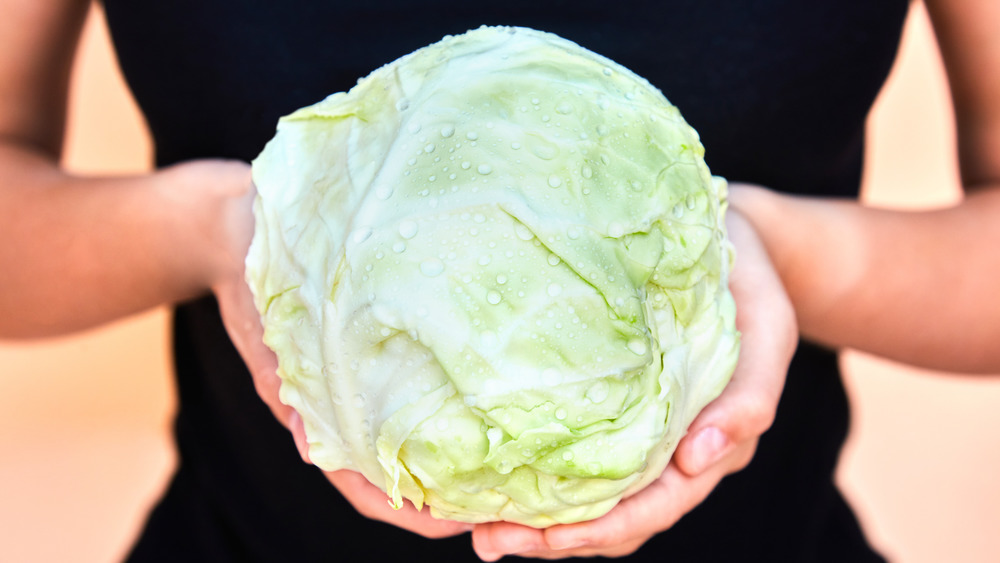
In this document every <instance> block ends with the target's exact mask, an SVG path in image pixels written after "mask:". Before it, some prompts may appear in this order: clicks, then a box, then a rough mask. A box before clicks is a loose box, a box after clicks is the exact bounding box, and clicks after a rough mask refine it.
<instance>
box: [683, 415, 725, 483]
mask: <svg viewBox="0 0 1000 563" xmlns="http://www.w3.org/2000/svg"><path fill="white" fill-rule="evenodd" d="M728 447H729V438H727V437H726V435H725V434H724V433H723V432H722V430H719V429H718V428H716V427H714V426H710V427H708V428H705V429H704V430H702V431H701V432H699V433H698V435H697V436H695V437H694V443H693V444H692V446H691V455H690V459H689V460H688V466H689V469H690V471H691V472H692V473H694V474H698V473H701V472H702V471H704V470H706V469H708V468H709V467H711V466H712V465H713V464H714V463H715V462H717V461H719V458H721V457H722V455H723V454H724V453H725V451H726V448H728Z"/></svg>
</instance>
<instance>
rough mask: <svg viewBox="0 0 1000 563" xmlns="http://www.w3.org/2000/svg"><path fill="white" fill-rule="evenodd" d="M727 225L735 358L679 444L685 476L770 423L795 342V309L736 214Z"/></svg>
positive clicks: (679, 462)
mask: <svg viewBox="0 0 1000 563" xmlns="http://www.w3.org/2000/svg"><path fill="white" fill-rule="evenodd" d="M729 228H730V232H731V234H732V236H733V240H734V241H735V242H736V244H737V245H738V246H737V252H738V253H739V256H738V258H737V261H736V266H735V268H734V269H733V272H732V277H731V284H730V289H731V291H732V293H733V298H734V299H735V301H736V304H737V328H738V329H739V330H740V332H741V334H742V343H741V346H740V359H739V362H738V363H737V366H736V370H735V372H734V373H733V377H732V380H731V381H730V383H729V385H728V386H727V387H726V389H725V390H724V391H723V393H722V395H720V396H719V397H718V398H717V399H716V400H715V401H713V402H712V403H711V404H709V405H708V406H707V407H706V408H705V409H704V410H703V411H702V412H701V413H700V414H699V415H698V417H697V418H696V419H695V421H694V422H693V423H692V424H691V426H690V427H689V429H688V434H687V436H686V437H685V438H684V439H683V440H681V442H680V444H679V445H678V448H677V451H676V452H675V454H674V460H675V462H676V463H677V466H678V467H679V468H680V469H681V470H682V471H684V472H685V473H687V474H688V475H696V474H698V473H700V472H702V471H705V470H706V469H707V468H708V467H710V466H711V465H712V464H714V463H716V462H717V461H718V460H720V459H722V457H723V456H725V455H726V454H727V452H729V451H730V450H731V449H732V448H734V447H736V446H737V445H738V444H740V443H742V442H743V441H746V440H751V439H756V438H757V437H758V436H760V435H761V434H763V433H764V432H765V431H766V430H767V429H768V428H769V427H770V426H771V423H772V422H773V420H774V414H775V411H776V410H777V405H778V401H779V399H780V397H781V391H782V389H783V387H784V382H785V373H786V372H787V370H788V365H789V363H790V361H791V357H792V354H793V353H794V350H795V346H796V343H797V340H798V330H797V327H796V324H795V316H794V310H793V309H792V306H791V303H790V302H789V300H788V298H787V296H786V294H785V291H784V288H783V286H782V285H781V281H780V279H779V278H778V275H777V273H776V272H775V271H774V269H773V268H772V267H771V263H770V261H769V258H768V257H767V254H766V252H765V250H764V248H763V245H762V244H761V243H760V241H759V239H758V238H757V237H756V234H755V233H754V232H753V230H752V229H751V228H750V226H749V224H748V223H746V222H745V221H744V220H743V219H742V218H741V217H740V216H739V215H738V214H735V213H734V214H732V215H731V218H730V223H729Z"/></svg>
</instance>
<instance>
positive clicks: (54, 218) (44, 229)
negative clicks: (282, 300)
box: [0, 0, 249, 337]
mask: <svg viewBox="0 0 1000 563" xmlns="http://www.w3.org/2000/svg"><path fill="white" fill-rule="evenodd" d="M88 7H89V1H86V0H58V1H47V2H37V1H35V0H4V1H3V2H2V11H3V13H4V18H3V19H2V20H0V22H2V23H0V287H2V288H3V291H2V292H0V337H35V336H46V335H52V334H59V333H64V332H69V331H73V330H78V329H82V328H86V327H90V326H94V325H97V324H100V323H102V322H106V321H109V320H113V319H117V318H120V317H123V316H125V315H128V314H131V313H134V312H137V311H141V310H143V309H146V308H149V307H152V306H155V305H159V304H162V303H169V302H175V301H178V300H182V299H185V298H189V297H192V296H195V295H197V294H199V293H202V292H205V291H207V290H208V289H209V288H210V287H211V285H213V283H215V280H218V279H220V278H222V277H223V276H225V275H228V274H230V273H231V272H235V271H240V268H241V264H240V262H239V258H240V257H241V255H242V251H243V248H241V245H243V244H244V242H245V241H244V240H242V239H243V238H245V236H246V234H245V232H241V230H242V231H245V230H246V228H245V227H244V226H242V222H246V220H247V217H248V215H249V213H248V209H249V193H248V192H249V189H248V188H249V172H248V168H247V166H246V165H245V164H242V163H236V162H226V161H202V162H196V163H189V164H184V165H180V166H175V167H172V168H170V169H167V170H165V171H163V172H159V173H156V174H151V175H144V176H135V177H128V178H81V177H76V176H73V175H70V174H67V173H65V172H64V171H62V170H60V168H59V164H58V163H59V157H60V151H61V147H62V142H63V128H64V122H65V117H66V115H65V113H66V109H65V108H66V99H67V89H68V82H69V72H70V68H71V65H72V62H73V56H74V53H75V50H76V45H77V40H78V37H79V32H80V28H81V26H82V23H83V20H84V18H85V16H86V13H87V9H88Z"/></svg>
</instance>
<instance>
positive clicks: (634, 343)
mask: <svg viewBox="0 0 1000 563" xmlns="http://www.w3.org/2000/svg"><path fill="white" fill-rule="evenodd" d="M628 349H629V351H630V352H632V353H633V354H635V355H636V356H643V355H645V354H646V351H647V350H648V348H647V347H646V340H645V339H643V338H632V339H630V340H629V341H628Z"/></svg>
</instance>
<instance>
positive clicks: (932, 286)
mask: <svg viewBox="0 0 1000 563" xmlns="http://www.w3.org/2000/svg"><path fill="white" fill-rule="evenodd" d="M927 5H928V9H929V12H930V13H931V15H932V18H933V20H934V24H935V29H936V31H937V33H938V38H939V41H940V43H941V45H942V52H943V54H944V58H945V61H946V64H947V67H948V73H949V80H950V82H951V86H952V92H953V98H954V100H955V107H956V118H957V124H958V139H959V143H958V149H959V152H960V155H961V156H960V161H961V168H962V175H963V181H964V183H965V186H966V189H967V192H968V197H966V198H965V199H964V200H963V201H962V202H961V203H960V204H958V205H956V206H955V207H953V208H949V209H944V210H939V211H931V212H921V213H902V212H892V211H884V210H875V209H868V208H865V207H862V206H861V205H859V204H857V203H849V202H832V201H824V200H822V199H815V198H809V199H806V198H794V197H790V196H785V195H779V194H776V193H773V192H771V191H768V190H767V189H766V188H762V187H755V186H733V187H732V189H731V200H732V203H733V205H734V208H733V209H732V210H731V213H730V215H729V218H728V224H729V229H730V235H731V238H732V240H733V241H734V244H735V245H736V247H737V251H738V254H739V260H738V263H737V265H736V268H735V270H734V272H733V276H732V290H733V293H734V296H735V298H736V300H737V306H738V308H739V312H740V313H739V319H738V328H739V329H740V330H741V331H742V332H743V349H742V355H741V359H740V364H739V366H738V367H737V371H736V373H735V374H734V376H733V381H732V383H731V384H730V386H729V387H728V388H727V389H726V391H725V392H724V393H723V395H722V396H720V397H719V398H718V399H717V400H716V401H715V402H713V403H712V404H711V405H709V407H708V408H706V409H705V410H704V411H703V412H702V414H701V415H700V416H699V417H698V419H697V420H696V421H695V422H694V424H693V425H692V427H691V429H690V432H689V434H688V436H687V437H686V438H685V439H684V440H683V441H682V442H681V443H680V445H679V446H678V450H677V453H676V455H675V458H674V460H673V461H672V462H671V465H670V466H668V468H667V470H666V471H665V472H664V473H663V475H662V476H661V477H660V478H659V479H658V480H657V481H656V482H654V484H653V485H651V486H650V487H648V488H647V489H644V490H643V491H641V492H639V493H638V494H636V495H634V496H633V497H630V498H629V499H626V500H625V501H624V502H622V503H621V504H620V505H619V506H618V507H616V508H615V509H614V510H612V511H611V512H610V513H609V514H607V515H606V516H604V517H602V518H600V519H598V520H595V521H592V522H586V523H580V524H573V525H564V526H554V527H551V528H548V529H545V530H536V529H531V528H526V527H523V526H517V525H513V524H509V523H491V524H483V525H477V526H469V525H466V524H461V523H456V522H448V521H441V520H434V519H432V518H431V517H430V516H429V515H428V514H427V512H426V511H423V512H418V511H417V510H415V509H414V508H413V507H412V506H409V505H408V506H406V507H405V508H403V509H402V510H399V511H393V510H391V509H390V508H389V506H388V504H387V503H386V497H385V495H384V493H382V492H381V491H379V490H378V489H376V488H375V487H373V486H371V485H369V484H368V483H367V482H366V481H364V479H363V478H361V477H360V476H359V475H357V474H355V473H352V472H348V471H339V472H332V473H329V474H328V477H329V479H330V481H331V483H333V485H334V486H336V487H337V488H338V489H339V490H340V491H341V492H342V493H343V494H344V495H345V497H346V498H348V500H350V502H351V503H352V504H353V505H354V506H355V507H356V508H357V510H358V511H359V512H360V513H361V514H362V515H364V516H366V517H368V518H374V519H378V520H384V521H387V522H391V523H393V524H395V525H398V526H400V527H402V528H405V529H408V530H411V531H413V532H415V533H418V534H421V535H424V536H428V537H444V536H449V535H454V534H459V533H465V532H468V531H470V530H471V532H472V534H471V536H472V543H473V546H474V548H475V550H476V552H477V553H478V554H479V556H480V557H481V558H482V559H484V560H487V561H492V560H496V559H499V558H501V557H503V556H504V555H508V554H513V553H518V554H521V555H526V556H534V557H539V558H547V559H554V558H562V557H568V556H573V555H608V556H621V555H625V554H628V553H631V552H633V551H634V550H636V549H638V547H640V546H641V545H642V544H643V543H644V542H645V541H647V540H648V539H649V538H650V537H652V536H653V535H654V534H656V533H658V532H660V531H662V530H665V529H667V528H669V527H670V526H671V525H673V523H674V522H676V521H677V520H678V519H679V518H680V517H682V516H683V515H684V514H685V513H687V512H688V511H689V510H691V509H692V508H693V507H694V506H696V505H697V504H698V503H699V502H700V501H701V500H703V499H704V498H705V496H706V495H707V494H708V493H709V492H710V491H711V490H712V489H713V488H714V487H715V485H716V484H717V483H718V482H719V480H721V479H722V478H723V477H724V476H726V475H728V474H730V473H732V472H734V471H738V470H739V469H741V468H743V467H745V465H746V464H747V463H748V462H749V460H750V459H751V458H752V455H753V452H754V450H755V448H756V443H757V439H758V437H759V436H760V435H761V434H762V433H763V432H764V431H765V430H766V429H767V428H768V427H769V425H770V423H771V420H772V419H773V416H774V412H775V409H776V406H777V401H778V397H779V395H780V392H781V389H782V386H783V383H784V375H785V371H786V369H787V366H788V362H789V359H790V356H791V354H792V351H793V349H794V346H795V342H796V339H797V336H798V334H799V333H798V331H799V329H801V333H802V335H804V336H805V337H807V338H810V339H812V340H815V341H817V342H820V343H823V344H826V345H829V346H833V347H840V346H852V347H855V348H858V349H861V350H865V351H869V352H873V353H876V354H881V355H885V356H888V357H891V358H896V359H900V360H903V361H906V362H909V363H913V364H917V365H922V366H928V367H938V368H946V369H949V370H966V371H1000V350H998V349H997V347H995V346H994V345H993V343H994V342H995V341H996V337H997V336H1000V300H997V299H995V298H994V287H995V283H991V280H994V279H996V277H997V274H998V273H1000V253H997V252H995V249H994V248H993V247H992V246H993V244H992V241H995V240H1000V232H997V231H1000V222H998V221H991V220H990V219H991V218H994V217H996V216H997V213H1000V190H998V189H997V188H998V186H1000V72H998V71H996V70H995V69H1000V35H997V34H996V33H995V29H996V28H997V24H998V23H1000V3H997V2H995V0H947V1H946V0H927ZM88 6H89V2H88V1H85V0H49V1H46V2H38V1H37V0H3V1H2V2H0V7H2V13H3V14H5V17H4V18H2V19H0V263H3V264H8V265H11V264H16V265H17V267H16V268H14V267H6V268H0V287H3V288H4V291H3V292H0V337H2V338H38V337H45V336H51V335H57V334H64V333H68V332H73V331H77V330H81V329H84V328H88V327H92V326H97V325H100V324H102V323H105V322H108V321H112V320H115V319H118V318H121V317H124V316H128V315H130V314H133V313H137V312H139V311H142V310H145V309H148V308H150V307H154V306H159V305H162V304H170V303H176V302H179V301H182V300H184V299H188V298H191V297H194V296H197V295H201V294H204V293H207V292H214V293H215V295H216V296H217V298H218V300H219V303H220V309H221V312H222V315H223V319H224V322H225V324H226V327H227V329H228V330H229V333H230V335H231V337H232V339H233V341H234V343H235V344H236V346H237V348H238V350H239V351H240V352H241V354H242V356H243V358H244V360H245V361H246V363H247V365H248V366H249V368H250V371H251V373H252V375H253V377H254V383H255V385H256V387H257V389H258V392H259V394H260V395H261V398H262V399H263V400H264V401H265V402H266V403H267V404H268V405H269V406H270V408H271V410H272V412H274V414H275V416H276V417H277V418H278V419H279V420H280V421H281V422H282V423H284V424H285V425H286V426H287V427H289V429H290V430H291V433H292V436H293V438H294V439H295V441H296V444H298V445H299V450H300V452H301V453H302V456H303V458H304V459H306V460H308V452H307V449H306V447H305V437H304V433H303V430H302V423H301V420H299V419H298V417H297V415H296V414H295V413H294V412H293V411H292V410H291V409H290V408H289V407H287V406H285V405H283V404H281V403H280V401H279V400H278V398H277V389H278V385H279V381H278V378H277V376H276V374H275V369H276V365H277V363H276V359H275V357H274V355H273V354H272V353H271V352H270V351H269V350H268V349H267V348H266V347H264V346H263V344H262V343H261V332H262V331H261V327H260V323H259V318H258V316H257V313H256V311H255V310H254V309H253V306H252V302H251V300H250V294H249V291H248V289H247V288H246V285H245V283H243V281H242V280H243V266H242V261H243V256H244V255H245V252H246V249H247V247H248V245H249V240H250V236H251V233H252V229H253V225H252V221H253V219H252V215H251V213H250V202H251V201H252V197H253V188H252V185H251V184H250V180H249V168H248V165H247V164H246V163H241V162H233V161H224V160H201V161H192V162H187V163H183V164H179V165H176V166H173V167H170V168H166V169H163V170H159V171H156V172H154V173H151V174H147V175H141V176H131V177H116V178H97V177H86V178H84V177H77V176H73V175H70V174H68V173H66V172H64V171H62V170H61V169H60V168H59V158H60V151H61V147H62V141H63V127H64V123H65V107H66V99H67V84H68V76H69V71H70V68H71V65H72V60H73V55H74V52H75V48H76V40H77V38H78V36H79V31H80V27H81V26H82V22H83V20H84V17H85V15H86V13H87V9H88ZM52 225H59V228H58V229H53V228H52ZM772 263H773V265H772ZM939 264H944V265H945V267H938V266H937V265H939ZM956 265H960V266H961V267H960V268H957V267H955V266H956ZM914 303H918V304H925V305H922V306H919V307H914V306H913V304H914ZM928 311H933V312H934V322H932V323H929V322H927V317H928V315H927V312H928Z"/></svg>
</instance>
